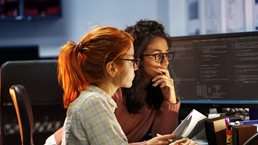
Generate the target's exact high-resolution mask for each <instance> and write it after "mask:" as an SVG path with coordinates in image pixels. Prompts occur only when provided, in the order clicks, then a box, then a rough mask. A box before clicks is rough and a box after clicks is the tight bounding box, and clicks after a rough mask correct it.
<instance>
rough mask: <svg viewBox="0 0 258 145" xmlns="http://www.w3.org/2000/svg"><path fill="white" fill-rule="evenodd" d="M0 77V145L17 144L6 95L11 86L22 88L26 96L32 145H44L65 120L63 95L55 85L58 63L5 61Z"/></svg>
mask: <svg viewBox="0 0 258 145" xmlns="http://www.w3.org/2000/svg"><path fill="white" fill-rule="evenodd" d="M0 73H1V77H0V81H1V84H0V93H1V96H0V97H1V98H0V105H1V109H0V115H1V116H0V128H1V129H0V131H1V132H0V134H1V136H0V141H2V142H3V144H2V145H8V144H15V143H14V142H13V141H14V140H15V139H18V140H19V131H18V128H19V127H18V123H17V120H16V115H15V110H14V109H13V108H14V107H13V103H12V100H11V97H10V94H9V88H10V87H11V86H12V85H13V84H22V85H23V86H24V87H25V88H26V89H27V91H28V92H29V95H30V101H31V105H32V109H33V115H34V131H35V132H34V144H44V141H45V139H46V138H47V137H48V136H50V135H51V134H52V133H53V132H54V131H55V130H57V129H58V128H60V127H61V126H62V125H63V122H64V119H65V109H64V107H63V99H62V95H63V92H62V89H61V87H60V85H59V84H58V81H57V60H56V59H53V60H29V61H28V60H27V61H26V60H24V61H8V62H6V63H4V64H3V65H2V66H1V72H0ZM14 138H15V139H14ZM0 143H1V142H0ZM16 144H17V143H16Z"/></svg>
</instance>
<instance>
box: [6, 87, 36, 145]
mask: <svg viewBox="0 0 258 145" xmlns="http://www.w3.org/2000/svg"><path fill="white" fill-rule="evenodd" d="M9 92H10V96H11V98H12V101H13V105H14V107H15V111H16V116H17V120H18V124H19V129H20V137H21V143H22V145H34V143H33V132H34V122H33V113H32V107H31V103H30V98H29V96H28V93H27V90H26V88H25V87H24V86H23V85H12V86H11V87H10V89H9Z"/></svg>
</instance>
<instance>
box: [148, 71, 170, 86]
mask: <svg viewBox="0 0 258 145" xmlns="http://www.w3.org/2000/svg"><path fill="white" fill-rule="evenodd" d="M152 82H154V83H153V86H154V87H156V86H158V85H160V87H161V88H162V87H164V86H168V87H169V86H173V82H174V81H173V79H172V78H170V77H168V76H166V75H163V74H162V75H157V76H156V77H154V78H153V79H152Z"/></svg>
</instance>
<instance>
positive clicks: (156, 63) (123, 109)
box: [113, 20, 180, 142]
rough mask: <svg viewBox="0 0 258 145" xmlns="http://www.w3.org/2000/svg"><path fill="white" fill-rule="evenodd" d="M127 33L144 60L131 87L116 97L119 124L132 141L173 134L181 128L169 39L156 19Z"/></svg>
mask: <svg viewBox="0 0 258 145" xmlns="http://www.w3.org/2000/svg"><path fill="white" fill-rule="evenodd" d="M125 31H126V32H128V33H130V34H131V35H132V36H133V37H134V39H135V41H134V52H135V55H134V57H136V58H140V59H141V61H140V67H139V69H138V70H137V71H135V78H134V80H133V85H132V87H131V88H123V89H122V91H120V92H117V93H116V94H115V95H114V96H113V99H114V100H115V101H116V103H117V105H118V107H117V109H116V111H115V114H116V117H117V119H118V122H119V124H120V125H121V127H122V129H123V131H124V132H125V134H126V136H127V138H128V141H129V142H137V141H143V140H146V139H150V135H156V134H171V133H172V132H173V130H174V129H175V128H176V127H177V125H178V111H179V108H180V103H179V101H178V99H177V97H176V92H175V87H174V80H173V78H172V77H171V76H173V75H172V73H171V66H170V65H169V64H170V63H171V61H172V58H173V53H172V52H171V43H170V36H169V35H168V34H167V33H166V32H165V29H164V27H163V25H162V24H160V23H158V22H157V21H153V20H140V21H138V22H137V23H136V24H135V25H133V26H129V27H127V28H126V29H125ZM153 139H155V138H153ZM153 139H152V140H153ZM149 141H151V140H149Z"/></svg>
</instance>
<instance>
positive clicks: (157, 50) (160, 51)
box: [149, 49, 169, 53]
mask: <svg viewBox="0 0 258 145" xmlns="http://www.w3.org/2000/svg"><path fill="white" fill-rule="evenodd" d="M153 52H159V53H163V52H162V50H160V49H154V50H152V51H150V52H149V53H153ZM165 52H169V49H167V50H166V51H165Z"/></svg>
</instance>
